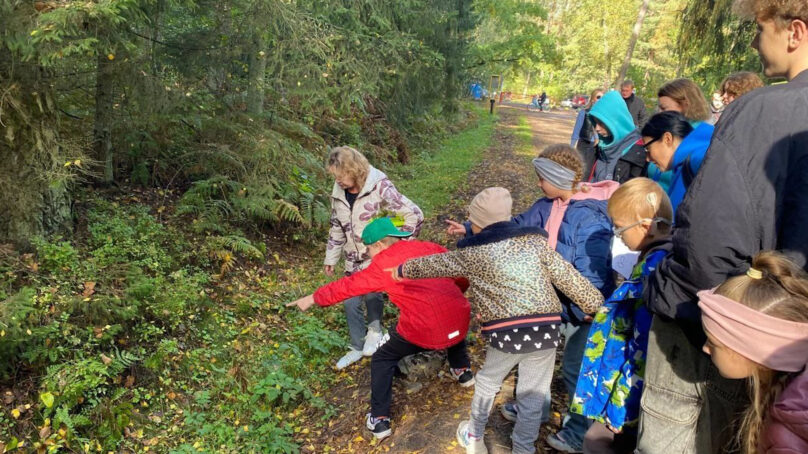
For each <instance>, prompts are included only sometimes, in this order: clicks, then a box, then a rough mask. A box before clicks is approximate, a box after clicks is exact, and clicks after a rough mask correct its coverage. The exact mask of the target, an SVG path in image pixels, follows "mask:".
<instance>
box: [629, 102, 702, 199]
mask: <svg viewBox="0 0 808 454" xmlns="http://www.w3.org/2000/svg"><path fill="white" fill-rule="evenodd" d="M713 129H714V128H713V125H711V124H709V123H707V122H703V123H701V124H699V125H698V126H696V127H695V128H694V127H693V126H692V123H691V122H690V121H689V120H688V119H687V118H685V116H684V115H682V114H681V113H679V112H675V111H668V112H661V113H658V114H656V115H654V116H653V117H651V119H649V120H648V123H646V124H645V126H643V128H642V133H641V134H642V140H643V145H644V146H645V150H646V151H647V152H648V161H649V162H651V163H653V164H655V165H656V166H657V168H658V169H659V170H660V171H662V172H664V173H668V172H670V180H669V181H670V183H669V184H668V187H667V188H666V191H667V193H668V196H669V197H670V199H671V204H672V205H673V210H674V213H675V212H676V207H677V206H679V203H680V202H681V201H682V199H684V197H685V193H686V192H687V188H688V187H689V186H690V183H691V182H692V181H693V179H694V178H695V177H696V174H697V173H698V171H699V168H701V162H702V161H703V160H704V154H705V153H706V152H707V148H708V147H709V146H710V139H712V137H713Z"/></svg>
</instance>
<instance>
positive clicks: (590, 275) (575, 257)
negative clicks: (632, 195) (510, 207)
mask: <svg viewBox="0 0 808 454" xmlns="http://www.w3.org/2000/svg"><path fill="white" fill-rule="evenodd" d="M607 203H608V200H596V199H583V200H571V201H570V203H569V207H568V208H567V211H566V213H564V218H563V220H562V221H561V227H560V228H559V230H558V244H557V245H556V251H557V252H558V253H559V254H561V256H562V257H564V259H565V260H566V261H568V262H570V263H571V264H572V265H573V266H574V267H575V269H576V270H578V272H579V273H581V274H582V275H583V276H584V277H585V278H586V279H587V280H589V282H591V283H592V285H594V286H595V287H596V288H597V289H598V290H600V292H601V293H603V295H604V296H608V295H611V293H612V292H613V291H614V287H615V285H614V273H613V272H612V249H611V247H612V246H611V244H612V221H611V219H610V218H609V215H608V212H607V211H606V206H607ZM552 207H553V200H552V199H548V198H546V197H545V198H542V199H539V200H538V201H536V203H534V204H533V206H531V207H530V209H528V210H527V211H525V212H524V213H522V214H519V215H517V216H516V217H514V218H513V220H514V222H516V223H517V224H522V225H529V226H536V227H541V228H543V229H544V228H545V226H546V224H547V220H548V219H549V217H550V210H551V209H552ZM559 297H560V298H561V302H562V306H563V313H562V318H563V319H564V321H569V322H572V323H573V324H576V325H577V324H578V323H580V322H581V321H583V319H584V316H585V314H584V313H583V312H582V311H581V310H580V309H579V308H578V306H576V305H575V304H572V302H571V301H570V300H569V299H566V297H565V296H564V295H561V294H559Z"/></svg>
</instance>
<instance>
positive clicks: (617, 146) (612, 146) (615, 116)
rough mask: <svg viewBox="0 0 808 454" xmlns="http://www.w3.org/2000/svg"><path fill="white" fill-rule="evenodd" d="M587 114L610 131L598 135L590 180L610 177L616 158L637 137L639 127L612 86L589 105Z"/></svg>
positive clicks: (611, 178) (608, 178)
mask: <svg viewBox="0 0 808 454" xmlns="http://www.w3.org/2000/svg"><path fill="white" fill-rule="evenodd" d="M589 115H590V116H592V117H594V118H595V119H597V120H598V121H599V122H601V123H603V125H604V126H605V127H606V128H607V129H608V130H609V132H610V133H611V134H610V135H609V136H608V137H603V136H600V142H599V143H598V156H597V161H596V163H595V172H594V175H593V179H592V181H603V180H614V179H615V178H614V174H615V167H616V166H617V162H618V161H619V160H620V158H621V157H623V156H624V155H625V154H626V153H627V152H628V151H629V150H630V149H631V147H632V146H633V145H634V144H635V143H636V142H637V141H638V140H640V132H639V129H638V128H637V127H636V126H634V120H632V118H631V114H630V113H629V111H628V107H627V106H626V101H625V100H624V99H623V97H622V96H620V93H618V92H617V91H614V90H612V91H610V92H608V93H606V94H605V95H603V98H601V99H600V101H598V102H596V103H595V105H594V106H592V109H591V110H590V112H589ZM636 164H639V163H635V165H636Z"/></svg>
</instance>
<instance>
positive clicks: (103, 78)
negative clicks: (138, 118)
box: [93, 51, 115, 184]
mask: <svg viewBox="0 0 808 454" xmlns="http://www.w3.org/2000/svg"><path fill="white" fill-rule="evenodd" d="M109 55H112V54H109ZM113 58H115V57H114V55H113ZM112 61H113V60H111V59H110V58H109V57H108V55H107V53H106V52H101V51H99V52H98V58H97V59H96V80H95V123H94V126H93V151H94V152H95V159H97V160H98V161H99V162H102V163H103V164H104V174H103V177H102V180H101V181H102V182H103V183H105V184H110V183H112V182H113V181H114V180H115V173H114V155H113V150H112V125H113V119H114V118H113V114H112V106H113V104H114V103H115V92H114V90H115V77H114V72H113V66H112V65H113V63H112Z"/></svg>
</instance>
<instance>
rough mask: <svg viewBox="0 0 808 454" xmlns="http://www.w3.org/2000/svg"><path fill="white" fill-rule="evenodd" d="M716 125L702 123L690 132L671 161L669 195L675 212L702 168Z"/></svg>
mask: <svg viewBox="0 0 808 454" xmlns="http://www.w3.org/2000/svg"><path fill="white" fill-rule="evenodd" d="M714 129H715V127H714V126H713V125H711V124H709V123H707V122H703V123H700V124H699V125H698V126H696V129H694V130H693V131H691V132H690V134H688V135H687V137H685V138H684V139H682V142H681V143H680V144H679V147H678V148H676V152H674V154H673V160H672V161H671V170H670V172H671V174H672V175H673V176H672V178H671V183H670V187H668V196H669V197H670V199H671V205H673V212H674V213H676V208H677V207H678V206H679V204H680V203H681V202H682V199H684V198H685V193H686V192H687V187H688V186H690V183H691V182H692V181H693V178H695V176H696V174H697V173H698V172H699V169H700V168H701V162H702V161H703V160H704V154H705V153H706V152H707V148H708V147H709V146H710V139H712V138H713V130H714Z"/></svg>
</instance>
